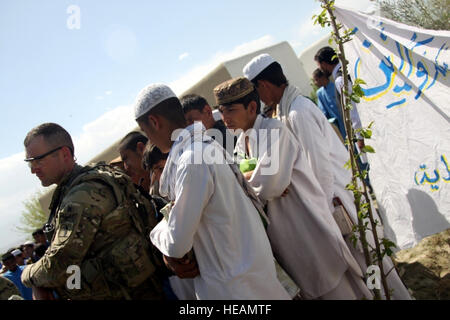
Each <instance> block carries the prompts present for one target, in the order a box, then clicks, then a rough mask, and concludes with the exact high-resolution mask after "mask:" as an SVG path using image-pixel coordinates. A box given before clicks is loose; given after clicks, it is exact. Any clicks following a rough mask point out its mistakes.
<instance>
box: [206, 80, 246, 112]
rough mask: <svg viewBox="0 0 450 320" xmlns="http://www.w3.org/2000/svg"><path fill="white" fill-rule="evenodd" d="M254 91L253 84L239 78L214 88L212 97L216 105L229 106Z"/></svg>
mask: <svg viewBox="0 0 450 320" xmlns="http://www.w3.org/2000/svg"><path fill="white" fill-rule="evenodd" d="M253 90H254V87H253V83H251V82H250V81H249V80H248V79H247V78H244V77H239V78H234V79H231V80H228V81H225V82H222V83H221V84H219V85H218V86H216V87H215V88H214V96H215V97H216V102H217V104H218V105H224V104H231V103H232V102H234V101H236V100H239V99H241V98H243V97H245V96H246V95H248V94H249V93H251V92H252V91H253Z"/></svg>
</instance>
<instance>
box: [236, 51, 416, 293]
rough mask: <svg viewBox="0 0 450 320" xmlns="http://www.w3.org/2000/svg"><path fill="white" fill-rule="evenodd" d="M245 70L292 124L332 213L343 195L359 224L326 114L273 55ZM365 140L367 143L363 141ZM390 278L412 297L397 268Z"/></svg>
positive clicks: (358, 251)
mask: <svg viewBox="0 0 450 320" xmlns="http://www.w3.org/2000/svg"><path fill="white" fill-rule="evenodd" d="M243 72H244V75H245V76H246V78H247V79H249V80H250V81H252V83H253V84H254V85H255V87H256V88H257V91H258V93H259V95H260V97H261V100H262V101H263V102H264V103H265V104H266V105H271V106H272V107H274V108H275V107H276V115H277V118H278V119H280V120H281V121H282V122H283V123H284V124H285V125H286V126H287V127H288V129H289V130H290V131H291V132H292V133H293V135H294V136H295V138H296V139H297V141H298V142H299V144H300V147H301V149H302V150H304V152H305V155H306V157H307V159H308V162H309V165H310V166H311V168H312V171H313V173H314V175H315V177H316V178H317V180H318V181H319V183H320V186H321V188H322V190H323V191H324V192H325V195H326V198H327V203H328V206H329V208H330V210H329V213H330V215H331V213H332V212H333V211H334V205H333V199H334V198H339V199H340V200H341V202H342V204H343V205H344V207H345V208H346V210H347V212H348V213H349V215H350V218H351V219H352V221H353V223H355V224H356V223H357V213H356V208H355V205H354V197H353V194H352V192H350V191H349V190H346V185H347V184H348V183H350V182H351V172H350V170H347V169H345V167H344V165H345V163H346V162H347V161H348V160H349V154H348V151H347V149H346V148H345V147H344V145H343V144H342V143H341V141H340V139H339V137H338V136H337V134H336V132H335V131H334V129H333V128H332V126H331V125H330V123H329V122H328V120H327V119H326V117H325V116H324V115H323V113H322V112H321V111H320V109H319V108H318V107H317V106H316V105H315V104H314V103H313V102H312V101H311V100H310V99H308V98H306V97H304V96H303V95H302V94H301V92H300V90H299V89H298V88H296V87H295V86H293V85H290V84H289V83H288V80H287V79H286V77H285V75H284V74H283V70H282V68H281V65H280V64H279V63H278V62H276V61H275V60H274V59H273V58H272V57H271V56H270V55H268V54H261V55H259V56H257V57H255V58H253V59H252V60H251V61H250V62H249V63H247V65H246V66H245V67H244V69H243ZM353 123H354V124H353V125H354V126H355V127H361V123H360V121H359V117H357V119H356V118H355V119H354V121H353ZM361 143H362V144H361V146H363V142H361ZM378 221H380V219H379V218H378ZM332 223H333V222H332ZM380 229H381V228H380ZM380 234H381V233H380ZM366 237H367V238H368V241H369V242H370V243H371V244H372V245H373V244H374V241H373V237H372V234H371V232H370V231H369V232H367V233H366ZM345 240H346V242H347V244H348V247H349V249H350V251H351V252H352V254H353V256H354V257H355V259H356V260H357V261H358V263H359V264H360V267H361V270H362V272H363V273H366V271H367V265H366V263H365V259H364V255H363V251H362V247H361V246H359V247H358V248H355V247H354V246H353V244H352V243H351V240H350V235H349V236H347V237H346V238H345ZM383 262H384V264H386V269H387V270H386V271H389V270H391V269H392V267H393V264H392V261H391V259H390V258H389V257H385V259H384V260H383ZM388 280H389V281H390V282H391V287H392V288H394V289H395V291H396V293H395V294H394V297H396V298H398V299H408V298H409V293H408V291H407V289H406V288H405V286H404V285H403V283H402V282H401V280H400V278H399V277H398V274H397V273H396V271H395V270H393V271H392V272H390V274H389V278H388Z"/></svg>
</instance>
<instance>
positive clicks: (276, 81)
mask: <svg viewBox="0 0 450 320" xmlns="http://www.w3.org/2000/svg"><path fill="white" fill-rule="evenodd" d="M258 80H266V81H269V82H270V83H271V84H273V85H275V86H277V87H281V86H282V85H283V84H285V85H288V84H289V81H288V80H287V79H286V76H285V75H284V73H283V69H282V68H281V65H280V64H279V63H278V62H276V61H275V62H272V63H271V64H270V65H269V66H268V67H267V68H265V69H264V70H263V71H261V72H260V73H259V74H258V75H257V76H256V77H255V78H254V79H253V80H252V83H253V84H254V85H255V87H258Z"/></svg>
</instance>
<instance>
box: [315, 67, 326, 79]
mask: <svg viewBox="0 0 450 320" xmlns="http://www.w3.org/2000/svg"><path fill="white" fill-rule="evenodd" d="M313 78H327V76H326V75H325V73H323V72H322V70H320V69H319V68H317V69H316V70H314V72H313Z"/></svg>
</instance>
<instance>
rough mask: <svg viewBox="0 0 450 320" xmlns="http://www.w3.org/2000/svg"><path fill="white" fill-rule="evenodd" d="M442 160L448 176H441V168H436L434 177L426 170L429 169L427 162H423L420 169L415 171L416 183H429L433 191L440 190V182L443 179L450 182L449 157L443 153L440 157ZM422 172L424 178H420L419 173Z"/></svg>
mask: <svg viewBox="0 0 450 320" xmlns="http://www.w3.org/2000/svg"><path fill="white" fill-rule="evenodd" d="M440 160H441V162H442V163H443V164H444V167H445V170H446V171H447V177H444V176H441V174H440V172H439V169H434V170H433V174H434V177H432V176H430V175H429V174H428V173H427V172H426V171H425V170H427V166H426V165H425V164H422V165H420V166H419V171H416V172H415V173H414V182H415V183H416V185H418V186H420V185H424V184H428V185H430V188H431V191H437V190H439V186H438V182H439V181H440V180H441V178H442V180H443V181H444V182H446V183H448V182H450V167H449V164H448V161H447V158H446V156H445V155H441V157H440ZM420 173H422V174H423V175H422V178H421V179H420V180H419V179H418V174H420Z"/></svg>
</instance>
